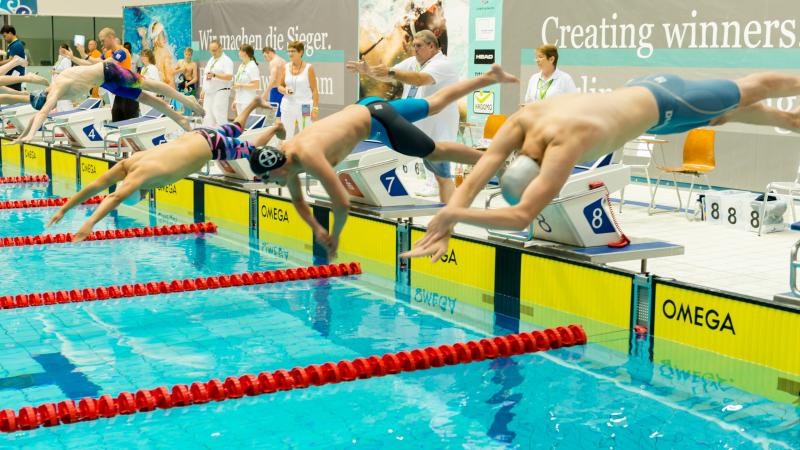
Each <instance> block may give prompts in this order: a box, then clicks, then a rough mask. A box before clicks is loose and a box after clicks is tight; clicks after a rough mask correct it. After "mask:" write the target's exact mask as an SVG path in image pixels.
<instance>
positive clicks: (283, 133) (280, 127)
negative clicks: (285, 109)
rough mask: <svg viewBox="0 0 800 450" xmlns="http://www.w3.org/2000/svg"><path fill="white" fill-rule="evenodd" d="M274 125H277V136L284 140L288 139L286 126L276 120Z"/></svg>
mask: <svg viewBox="0 0 800 450" xmlns="http://www.w3.org/2000/svg"><path fill="white" fill-rule="evenodd" d="M273 126H274V127H275V136H277V137H278V139H280V140H282V141H283V140H286V128H284V127H283V124H282V123H281V122H275V124H274V125H273Z"/></svg>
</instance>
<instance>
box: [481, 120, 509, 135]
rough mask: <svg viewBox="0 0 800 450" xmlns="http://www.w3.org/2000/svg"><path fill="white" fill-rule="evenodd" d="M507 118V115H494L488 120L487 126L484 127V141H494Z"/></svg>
mask: <svg viewBox="0 0 800 450" xmlns="http://www.w3.org/2000/svg"><path fill="white" fill-rule="evenodd" d="M506 119H508V117H506V115H505V114H492V115H490V116H489V117H487V118H486V124H485V125H484V126H483V138H484V139H493V138H494V135H495V134H497V130H499V129H500V127H501V126H502V125H503V124H504V123H505V121H506Z"/></svg>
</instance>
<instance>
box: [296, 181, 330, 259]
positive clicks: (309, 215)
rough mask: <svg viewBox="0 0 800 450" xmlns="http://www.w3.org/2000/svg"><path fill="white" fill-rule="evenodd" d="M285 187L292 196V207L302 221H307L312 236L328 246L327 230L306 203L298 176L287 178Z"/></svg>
mask: <svg viewBox="0 0 800 450" xmlns="http://www.w3.org/2000/svg"><path fill="white" fill-rule="evenodd" d="M286 187H288V188H289V195H290V196H291V198H292V204H293V205H294V209H295V210H297V214H299V215H300V218H301V219H303V222H305V223H307V224H308V226H309V227H311V231H312V232H313V233H314V236H315V237H316V238H317V241H318V242H321V243H323V244H324V245H325V247H327V248H329V247H330V238H329V237H328V230H326V229H325V227H323V226H322V224H320V223H319V222H318V221H317V219H316V218H314V213H313V212H312V211H311V208H310V207H309V206H308V203H306V199H305V197H304V196H303V188H302V186H301V185H300V178H299V177H298V176H297V175H295V176H293V177H291V178H289V179H288V180H287V182H286Z"/></svg>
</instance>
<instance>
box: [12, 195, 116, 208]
mask: <svg viewBox="0 0 800 450" xmlns="http://www.w3.org/2000/svg"><path fill="white" fill-rule="evenodd" d="M104 198H106V196H105V195H96V196H94V197H92V198H90V199H89V200H86V201H85V202H83V204H84V205H93V204H96V203H100V202H102V201H103V199H104ZM68 201H69V199H68V198H40V199H34V200H7V201H4V202H0V209H16V208H46V207H48V206H63V205H64V203H67V202H68Z"/></svg>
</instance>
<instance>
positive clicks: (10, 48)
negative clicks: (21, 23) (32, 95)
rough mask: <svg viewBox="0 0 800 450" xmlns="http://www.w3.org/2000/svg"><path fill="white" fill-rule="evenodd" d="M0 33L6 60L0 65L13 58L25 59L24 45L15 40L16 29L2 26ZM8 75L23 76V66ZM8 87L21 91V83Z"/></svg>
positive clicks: (17, 39)
mask: <svg viewBox="0 0 800 450" xmlns="http://www.w3.org/2000/svg"><path fill="white" fill-rule="evenodd" d="M0 33H3V40H4V41H6V59H4V60H2V61H0V65H3V64H5V63H7V62H8V61H10V60H11V58H13V57H15V56H19V57H20V58H22V59H27V58H26V57H25V43H23V42H22V41H20V40H19V38H17V29H16V28H14V27H13V26H11V25H3V28H0ZM8 75H25V66H17V67H15V68H13V69H11V71H10V72H9V73H8ZM8 87H9V88H11V89H14V90H17V91H21V90H22V83H16V84H10V85H8Z"/></svg>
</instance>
